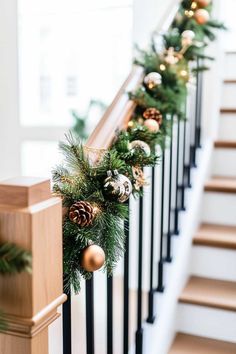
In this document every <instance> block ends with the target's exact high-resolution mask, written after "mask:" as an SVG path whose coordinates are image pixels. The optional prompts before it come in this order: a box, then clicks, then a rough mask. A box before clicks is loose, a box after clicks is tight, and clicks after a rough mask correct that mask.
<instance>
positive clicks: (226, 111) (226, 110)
mask: <svg viewBox="0 0 236 354" xmlns="http://www.w3.org/2000/svg"><path fill="white" fill-rule="evenodd" d="M220 113H228V114H231V113H233V114H234V113H236V108H224V107H222V108H221V109H220Z"/></svg>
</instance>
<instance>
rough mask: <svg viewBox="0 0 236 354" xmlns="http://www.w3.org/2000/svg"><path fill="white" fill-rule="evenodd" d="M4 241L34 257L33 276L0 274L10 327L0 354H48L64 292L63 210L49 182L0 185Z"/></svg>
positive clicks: (0, 305)
mask: <svg viewBox="0 0 236 354" xmlns="http://www.w3.org/2000/svg"><path fill="white" fill-rule="evenodd" d="M0 242H1V243H3V242H11V243H15V244H17V245H19V246H21V247H23V248H24V249H26V250H29V251H30V252H31V254H32V274H28V273H21V274H16V275H13V276H4V277H3V276H0V309H1V310H3V312H4V313H5V315H6V319H7V322H8V328H7V330H6V331H5V332H4V333H1V334H0V353H1V354H48V353H49V351H48V326H49V325H50V324H51V323H52V322H53V321H54V320H55V319H57V318H58V317H59V314H58V312H57V308H58V306H60V305H61V304H62V303H63V302H64V301H65V300H66V295H64V294H63V289H62V207H61V200H60V199H59V198H54V197H52V196H51V192H50V181H49V180H44V179H39V178H25V177H20V178H17V179H11V180H7V181H4V182H2V183H1V184H0Z"/></svg>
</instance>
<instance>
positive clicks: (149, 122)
mask: <svg viewBox="0 0 236 354" xmlns="http://www.w3.org/2000/svg"><path fill="white" fill-rule="evenodd" d="M144 125H145V127H147V128H148V130H149V131H150V132H152V133H157V132H158V131H159V129H160V126H159V124H158V123H157V121H156V120H154V119H146V120H145V122H144Z"/></svg>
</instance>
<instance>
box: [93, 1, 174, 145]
mask: <svg viewBox="0 0 236 354" xmlns="http://www.w3.org/2000/svg"><path fill="white" fill-rule="evenodd" d="M179 3H180V0H172V1H171V2H170V5H169V6H168V8H167V10H166V12H165V14H164V15H163V18H162V21H160V23H159V25H158V27H157V28H156V31H157V32H165V31H166V30H167V29H168V28H169V27H170V25H171V23H172V22H173V19H174V17H175V15H176V13H177V10H178V7H179ZM143 75H144V73H143V68H141V67H139V66H137V65H135V66H133V68H132V70H131V73H130V74H129V76H128V78H127V79H126V80H125V82H124V84H123V85H122V86H121V88H120V90H119V91H118V93H117V95H116V96H115V98H114V100H113V101H112V103H111V105H110V106H109V107H108V109H107V110H106V111H105V113H104V115H103V116H102V118H101V119H100V121H99V123H98V124H97V126H96V127H95V129H94V130H93V132H92V134H91V135H90V137H89V138H88V140H87V142H86V146H88V147H89V148H93V149H107V148H108V147H109V146H110V145H111V142H112V140H113V138H114V136H115V132H116V131H117V130H119V129H122V128H125V127H126V126H127V123H128V121H129V119H130V117H131V116H132V114H133V112H134V110H135V107H136V105H135V103H134V102H133V101H131V100H130V99H129V97H128V92H129V91H132V90H135V88H136V87H138V85H139V84H140V83H141V82H142V80H143Z"/></svg>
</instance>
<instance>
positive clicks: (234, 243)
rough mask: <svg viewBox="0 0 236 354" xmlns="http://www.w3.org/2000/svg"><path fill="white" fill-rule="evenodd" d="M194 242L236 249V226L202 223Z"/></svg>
mask: <svg viewBox="0 0 236 354" xmlns="http://www.w3.org/2000/svg"><path fill="white" fill-rule="evenodd" d="M193 244H194V245H202V246H210V247H220V248H221V247H222V248H230V249H236V226H224V225H214V224H202V225H201V226H200V228H199V229H198V231H197V232H196V234H195V236H194V239H193Z"/></svg>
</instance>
